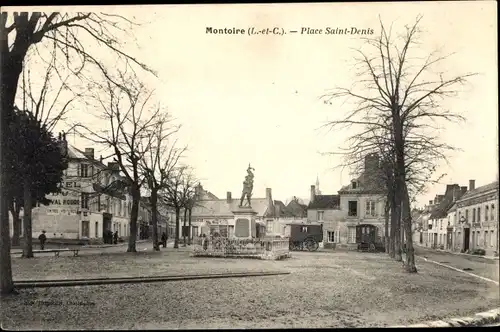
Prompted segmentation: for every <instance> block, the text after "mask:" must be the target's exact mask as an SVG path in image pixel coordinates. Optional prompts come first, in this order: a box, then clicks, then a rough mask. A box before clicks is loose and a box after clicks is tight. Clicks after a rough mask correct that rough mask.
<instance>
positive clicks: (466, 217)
mask: <svg viewBox="0 0 500 332" xmlns="http://www.w3.org/2000/svg"><path fill="white" fill-rule="evenodd" d="M465 220H466V221H467V222H469V210H465Z"/></svg>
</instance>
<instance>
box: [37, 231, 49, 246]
mask: <svg viewBox="0 0 500 332" xmlns="http://www.w3.org/2000/svg"><path fill="white" fill-rule="evenodd" d="M38 240H40V250H44V249H45V241H47V236H46V235H45V231H42V234H40V236H39V237H38Z"/></svg>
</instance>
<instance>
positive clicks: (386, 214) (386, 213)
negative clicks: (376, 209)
mask: <svg viewBox="0 0 500 332" xmlns="http://www.w3.org/2000/svg"><path fill="white" fill-rule="evenodd" d="M389 199H390V197H387V199H386V201H385V206H384V220H385V222H384V234H385V236H384V240H385V241H384V242H385V243H384V245H385V252H386V253H389V251H390V250H389V246H390V240H389V239H390V235H389V217H390V216H389V212H390V209H391V205H390V204H391V203H390V201H389Z"/></svg>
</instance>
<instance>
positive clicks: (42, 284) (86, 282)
mask: <svg viewBox="0 0 500 332" xmlns="http://www.w3.org/2000/svg"><path fill="white" fill-rule="evenodd" d="M286 274H290V272H289V271H261V272H235V273H212V274H195V275H170V276H151V277H121V278H120V277H118V278H94V279H66V280H65V279H60V280H19V281H16V282H14V287H15V288H16V289H26V288H48V287H74V286H96V285H109V284H130V283H135V284H137V283H150V282H166V281H179V280H198V279H226V278H242V277H265V276H276V275H286Z"/></svg>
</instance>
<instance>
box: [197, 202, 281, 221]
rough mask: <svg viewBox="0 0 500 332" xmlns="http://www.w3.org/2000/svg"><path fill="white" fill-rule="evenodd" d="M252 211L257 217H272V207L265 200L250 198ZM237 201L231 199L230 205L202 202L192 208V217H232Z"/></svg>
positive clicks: (236, 207) (226, 203)
mask: <svg viewBox="0 0 500 332" xmlns="http://www.w3.org/2000/svg"><path fill="white" fill-rule="evenodd" d="M251 203H252V209H253V210H254V211H255V212H257V216H259V217H272V216H273V215H274V211H273V209H274V208H273V206H270V207H269V203H268V200H267V199H266V198H252V199H251ZM239 204H240V200H239V199H232V200H231V202H230V203H228V202H227V200H226V199H216V200H202V201H198V203H197V205H196V206H195V207H193V212H192V215H193V216H194V217H232V216H233V211H235V210H237V209H238V205H239Z"/></svg>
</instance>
